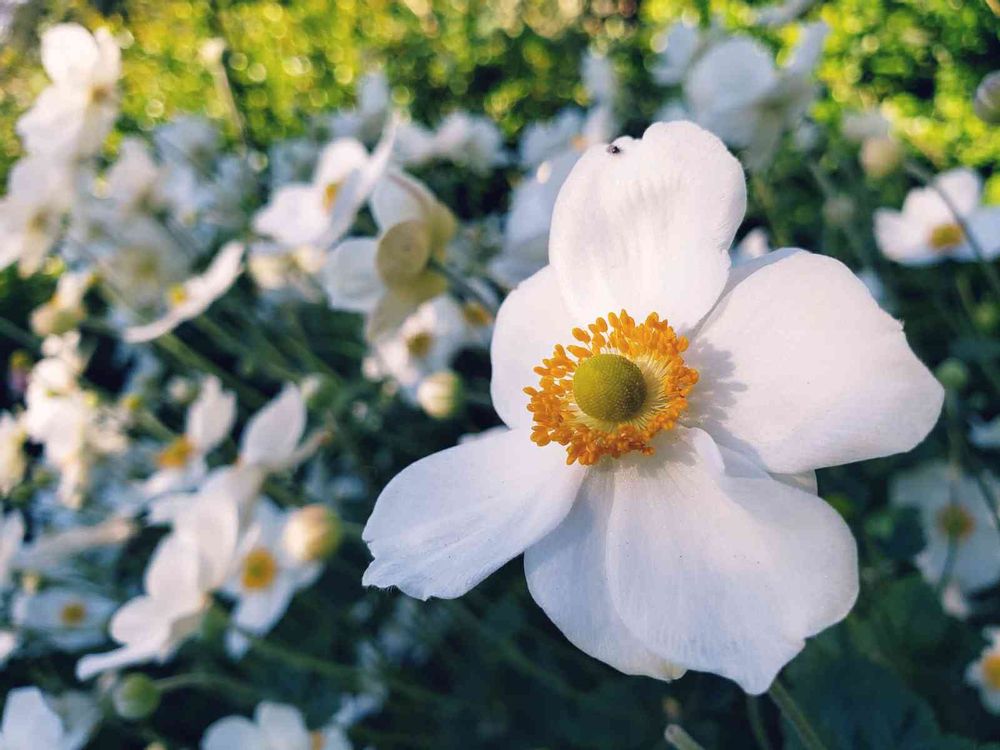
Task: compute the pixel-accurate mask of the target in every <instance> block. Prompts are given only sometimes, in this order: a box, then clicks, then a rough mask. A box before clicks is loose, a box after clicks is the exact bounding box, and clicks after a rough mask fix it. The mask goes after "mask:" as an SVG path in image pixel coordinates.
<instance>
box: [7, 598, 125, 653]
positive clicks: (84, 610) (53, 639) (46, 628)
mask: <svg viewBox="0 0 1000 750" xmlns="http://www.w3.org/2000/svg"><path fill="white" fill-rule="evenodd" d="M116 606H117V604H116V603H115V602H114V601H112V600H111V599H108V598H107V597H104V596H101V595H100V594H95V593H92V592H89V591H84V590H82V589H80V590H78V589H72V588H68V587H65V586H56V587H53V588H47V589H44V590H43V591H40V592H38V593H25V592H22V593H19V594H18V595H17V596H16V597H15V599H14V603H13V604H12V608H11V614H12V619H13V622H14V624H15V625H16V626H17V627H19V628H26V629H27V630H29V631H32V632H33V634H34V635H37V636H41V637H42V638H44V639H45V640H46V641H48V642H49V643H52V644H53V645H54V646H56V648H59V649H62V650H63V651H81V650H83V649H85V648H90V647H92V646H98V645H100V644H101V643H103V642H104V627H105V625H107V622H108V620H109V619H110V617H111V613H112V612H114V611H115V608H116Z"/></svg>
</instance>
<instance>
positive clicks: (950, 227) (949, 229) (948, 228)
mask: <svg viewBox="0 0 1000 750" xmlns="http://www.w3.org/2000/svg"><path fill="white" fill-rule="evenodd" d="M964 237H965V232H963V231H962V227H961V226H960V225H959V224H955V223H952V224H939V225H938V226H936V227H934V229H932V230H931V238H930V245H931V247H932V248H934V249H935V250H937V251H938V252H944V251H947V250H953V249H954V248H956V247H958V245H959V244H961V242H962V239H963V238H964Z"/></svg>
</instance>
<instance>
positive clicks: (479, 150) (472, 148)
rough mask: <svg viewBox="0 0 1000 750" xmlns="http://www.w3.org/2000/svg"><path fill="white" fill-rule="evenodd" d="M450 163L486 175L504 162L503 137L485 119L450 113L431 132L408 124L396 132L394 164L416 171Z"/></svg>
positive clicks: (490, 122) (466, 114)
mask: <svg viewBox="0 0 1000 750" xmlns="http://www.w3.org/2000/svg"><path fill="white" fill-rule="evenodd" d="M437 160H441V161H449V162H451V163H453V164H457V165H458V166H461V167H465V168H466V169H469V170H471V171H473V172H476V173H478V174H486V173H488V172H489V171H490V170H491V169H493V168H494V167H497V166H500V165H502V164H505V163H506V161H507V157H506V154H505V153H504V149H503V136H502V135H501V133H500V129H499V128H498V127H497V125H496V123H495V122H493V121H492V120H490V119H489V118H488V117H482V116H476V115H470V114H469V113H468V112H463V111H457V112H452V113H451V114H449V115H448V116H447V117H445V118H444V120H442V121H441V123H440V124H439V125H438V126H437V129H436V130H434V131H433V132H431V131H428V130H427V129H426V128H424V127H423V126H421V125H416V124H414V123H407V124H405V125H401V126H400V128H399V135H398V137H397V142H396V161H397V163H399V164H400V165H401V166H404V167H419V166H422V165H424V164H427V163H429V162H432V161H437Z"/></svg>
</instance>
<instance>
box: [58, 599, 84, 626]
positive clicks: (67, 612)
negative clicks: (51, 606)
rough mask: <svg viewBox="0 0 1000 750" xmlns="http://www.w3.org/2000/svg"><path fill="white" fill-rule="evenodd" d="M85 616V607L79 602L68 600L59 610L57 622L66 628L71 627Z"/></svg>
mask: <svg viewBox="0 0 1000 750" xmlns="http://www.w3.org/2000/svg"><path fill="white" fill-rule="evenodd" d="M86 617H87V608H86V607H85V606H84V605H83V604H82V603H81V602H69V603H68V604H66V605H64V606H63V608H62V610H61V611H60V612H59V622H60V623H62V624H63V625H64V626H65V627H67V628H73V627H76V626H77V625H79V624H80V623H81V622H83V621H84V620H85V619H86Z"/></svg>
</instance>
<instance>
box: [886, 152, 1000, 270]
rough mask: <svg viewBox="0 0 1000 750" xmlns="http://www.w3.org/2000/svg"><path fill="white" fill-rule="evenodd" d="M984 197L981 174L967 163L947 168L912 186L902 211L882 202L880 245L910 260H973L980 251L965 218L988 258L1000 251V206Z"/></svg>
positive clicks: (906, 262)
mask: <svg viewBox="0 0 1000 750" xmlns="http://www.w3.org/2000/svg"><path fill="white" fill-rule="evenodd" d="M942 193H943V194H944V195H946V196H948V200H947V201H946V200H945V199H944V198H943V197H942ZM981 202H982V180H981V179H980V177H979V175H978V174H976V173H975V172H973V171H972V170H971V169H965V168H958V169H952V170H950V171H948V172H944V173H943V174H940V175H938V176H937V177H936V178H935V180H934V184H933V185H932V186H928V187H919V188H914V189H913V190H911V191H910V192H909V193H908V194H907V196H906V200H905V201H903V209H902V210H901V211H894V210H892V209H888V208H880V209H878V210H877V211H876V212H875V239H876V240H877V241H878V246H879V249H880V250H881V251H882V254H883V255H885V256H886V257H887V258H889V259H890V260H894V261H896V262H897V263H902V264H904V265H908V266H924V265H929V264H932V263H940V262H941V261H943V260H958V261H974V260H976V255H975V252H974V251H973V248H972V245H971V244H970V242H969V238H968V237H967V236H966V234H965V229H964V228H963V227H962V224H961V223H960V222H959V219H961V220H962V222H964V223H965V225H966V226H967V227H968V228H969V231H970V232H971V234H972V237H973V239H975V240H976V241H977V242H978V244H979V247H980V248H981V249H982V251H983V253H984V255H985V257H986V259H987V260H990V259H992V258H996V257H997V256H1000V206H984V205H981ZM949 203H950V204H951V205H950V206H949Z"/></svg>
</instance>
